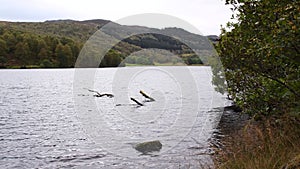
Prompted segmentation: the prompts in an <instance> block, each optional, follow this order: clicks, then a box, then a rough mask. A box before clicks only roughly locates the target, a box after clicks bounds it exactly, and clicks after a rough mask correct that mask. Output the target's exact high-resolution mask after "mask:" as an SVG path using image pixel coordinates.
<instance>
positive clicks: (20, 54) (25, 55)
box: [14, 42, 30, 64]
mask: <svg viewBox="0 0 300 169" xmlns="http://www.w3.org/2000/svg"><path fill="white" fill-rule="evenodd" d="M14 56H15V57H16V59H18V60H19V61H20V62H22V63H24V64H29V61H28V59H29V57H30V49H29V46H28V44H27V43H23V42H19V43H18V44H17V45H16V50H15V52H14Z"/></svg>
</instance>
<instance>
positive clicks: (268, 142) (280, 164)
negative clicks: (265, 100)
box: [215, 116, 300, 169]
mask: <svg viewBox="0 0 300 169" xmlns="http://www.w3.org/2000/svg"><path fill="white" fill-rule="evenodd" d="M222 142H223V143H224V145H225V146H224V147H223V148H222V150H220V151H218V152H217V154H216V159H215V161H216V163H217V168H220V169H299V168H300V118H299V117H291V116H289V117H282V118H280V119H276V120H275V119H273V118H269V119H264V120H261V121H253V120H249V121H248V122H247V123H246V125H245V126H244V127H243V128H242V129H239V130H237V131H234V132H231V133H230V134H229V135H227V136H226V137H225V138H224V139H223V140H222Z"/></svg>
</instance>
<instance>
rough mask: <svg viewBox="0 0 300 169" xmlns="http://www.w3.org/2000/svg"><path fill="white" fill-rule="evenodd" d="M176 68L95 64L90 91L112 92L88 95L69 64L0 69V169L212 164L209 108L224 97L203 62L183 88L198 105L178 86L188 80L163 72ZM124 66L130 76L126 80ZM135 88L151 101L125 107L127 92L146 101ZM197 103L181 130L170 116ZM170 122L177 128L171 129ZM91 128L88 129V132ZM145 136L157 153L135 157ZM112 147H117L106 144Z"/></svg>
mask: <svg viewBox="0 0 300 169" xmlns="http://www.w3.org/2000/svg"><path fill="white" fill-rule="evenodd" d="M177 69H182V68H176V67H169V68H167V69H163V70H159V69H157V68H151V67H147V68H145V67H141V68H119V70H120V71H119V70H118V69H115V68H109V69H97V71H96V74H95V77H94V82H93V88H94V89H97V90H98V91H101V92H108V93H114V94H115V97H114V98H106V97H101V98H96V97H93V93H91V92H89V91H88V90H86V89H84V88H85V87H87V86H85V82H84V81H82V82H80V81H74V73H75V71H74V69H53V70H1V71H0V78H1V80H0V87H1V90H0V112H1V113H0V131H1V132H0V168H70V167H91V168H199V166H203V165H204V166H205V165H206V164H211V163H212V162H211V159H210V149H209V148H208V143H207V140H208V139H209V137H210V135H211V133H212V132H213V130H214V127H215V126H216V125H217V123H218V120H219V117H220V115H221V114H220V112H218V111H215V112H214V111H210V110H212V107H220V106H223V97H220V95H218V94H217V93H215V92H214V91H213V87H212V86H211V84H210V81H211V73H210V68H209V67H191V68H189V69H190V71H191V73H192V76H193V77H194V80H195V84H196V88H197V90H196V91H190V92H193V93H194V94H196V96H197V98H198V99H199V100H198V101H199V102H198V101H195V100H192V99H193V98H190V97H189V95H193V94H191V93H189V92H183V91H182V90H183V89H184V88H187V87H189V85H190V84H188V83H181V82H180V80H178V77H176V76H177V75H175V76H173V75H170V73H168V72H169V71H170V70H177ZM126 71H129V72H130V71H133V72H135V73H134V74H132V75H130V76H129V77H130V78H126V77H128V76H126V77H123V76H124V74H123V73H124V72H126ZM175 72H176V71H175ZM179 72H180V71H179ZM122 77H123V79H122ZM120 79H121V80H120ZM178 81H179V82H178ZM123 82H124V84H127V86H126V87H124V86H123V85H121V84H122V83H123ZM74 83H79V84H74ZM73 85H74V86H75V85H76V86H77V87H78V86H79V88H77V89H78V90H77V89H76V90H73ZM184 85H186V86H184ZM88 87H89V86H88ZM139 90H144V91H145V92H146V93H148V94H150V95H151V96H152V97H154V98H155V100H156V101H155V102H146V103H145V105H146V106H142V107H137V106H136V105H132V104H133V102H130V100H129V99H128V98H129V96H131V97H134V98H136V99H138V100H140V101H143V100H145V99H144V98H143V96H141V95H140V94H139ZM182 93H183V94H182ZM91 100H92V102H93V103H91V102H90V101H91ZM212 100H213V101H212ZM196 103H197V104H198V105H196V112H195V115H196V116H195V118H194V122H195V123H194V124H192V128H190V126H188V127H189V128H187V129H186V130H185V127H186V124H185V123H178V124H177V121H180V118H181V119H182V120H183V121H182V122H185V121H184V116H183V115H184V113H185V112H186V114H189V113H190V111H195V110H194V109H188V108H187V107H190V106H186V105H189V104H190V105H193V104H196ZM91 104H95V105H94V106H95V107H93V106H91ZM116 104H122V106H116ZM192 113H193V112H192ZM95 114H96V116H99V117H101V119H102V120H103V123H100V122H99V123H97V124H94V123H90V125H89V126H87V123H86V122H85V121H82V117H83V116H85V115H86V116H90V115H95ZM93 117H95V116H93ZM91 118H92V117H91ZM176 120H177V121H176ZM174 124H175V125H177V127H178V126H180V128H179V127H178V128H176V132H174V131H173V132H170V131H171V130H169V129H171V128H172V127H174V126H175V125H174ZM189 125H190V124H189ZM95 126H96V129H95V130H93V131H95V133H89V132H90V131H91V130H90V129H89V128H95ZM177 129H178V130H177ZM108 131H110V132H111V131H113V133H112V132H111V133H108ZM186 131H188V132H187V133H180V132H186ZM174 133H175V134H174ZM109 134H110V135H112V136H111V137H109V138H110V139H111V140H110V141H107V137H106V136H108V135H109ZM95 135H97V137H95ZM115 135H117V136H118V137H115ZM182 136H184V137H182ZM181 137H182V138H181ZM101 138H103V139H101ZM105 138H106V139H105ZM118 139H119V140H118ZM149 139H155V140H157V139H158V140H160V141H161V142H162V144H163V148H162V150H161V152H159V153H154V154H156V155H153V154H152V155H140V153H139V152H137V151H136V150H134V149H133V147H132V146H133V145H135V144H136V143H139V142H141V141H146V140H149ZM102 141H106V142H102ZM115 145H117V150H115V149H112V147H114V146H115ZM116 152H117V153H116ZM118 152H120V153H118ZM122 153H123V154H122ZM124 153H125V154H126V156H124Z"/></svg>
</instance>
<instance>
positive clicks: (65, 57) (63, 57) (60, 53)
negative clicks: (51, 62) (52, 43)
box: [55, 44, 72, 67]
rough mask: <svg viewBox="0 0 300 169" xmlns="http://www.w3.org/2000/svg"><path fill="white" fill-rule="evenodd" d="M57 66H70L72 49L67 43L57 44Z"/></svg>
mask: <svg viewBox="0 0 300 169" xmlns="http://www.w3.org/2000/svg"><path fill="white" fill-rule="evenodd" d="M55 53H56V57H57V61H58V66H59V67H71V66H72V63H71V60H72V50H71V48H70V46H69V45H62V44H58V45H57V46H56V49H55Z"/></svg>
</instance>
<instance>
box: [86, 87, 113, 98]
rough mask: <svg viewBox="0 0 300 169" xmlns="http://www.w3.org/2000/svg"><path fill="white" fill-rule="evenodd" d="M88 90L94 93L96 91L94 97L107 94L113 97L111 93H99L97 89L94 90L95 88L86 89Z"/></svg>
mask: <svg viewBox="0 0 300 169" xmlns="http://www.w3.org/2000/svg"><path fill="white" fill-rule="evenodd" d="M88 91H89V92H94V93H96V94H95V95H94V97H103V96H107V97H109V98H112V97H114V95H113V94H109V93H103V94H101V93H99V92H98V91H96V90H91V89H88Z"/></svg>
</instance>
